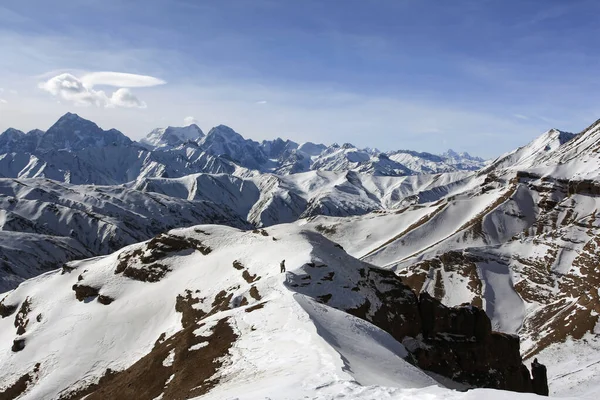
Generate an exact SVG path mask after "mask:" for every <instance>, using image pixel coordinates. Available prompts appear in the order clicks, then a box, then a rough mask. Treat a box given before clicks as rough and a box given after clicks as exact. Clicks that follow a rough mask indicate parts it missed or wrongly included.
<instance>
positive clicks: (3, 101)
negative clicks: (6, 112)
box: [0, 99, 8, 104]
mask: <svg viewBox="0 0 600 400" xmlns="http://www.w3.org/2000/svg"><path fill="white" fill-rule="evenodd" d="M0 103H2V104H6V103H8V101H6V100H4V99H0Z"/></svg>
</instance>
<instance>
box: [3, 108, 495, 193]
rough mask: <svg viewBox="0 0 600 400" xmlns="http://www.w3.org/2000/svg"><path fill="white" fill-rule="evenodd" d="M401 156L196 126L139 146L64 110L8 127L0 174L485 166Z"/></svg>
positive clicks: (78, 177)
mask: <svg viewBox="0 0 600 400" xmlns="http://www.w3.org/2000/svg"><path fill="white" fill-rule="evenodd" d="M396 153H397V152H391V153H382V152H379V151H377V150H370V149H357V148H355V147H354V146H352V145H349V144H346V145H344V146H341V147H340V146H338V145H337V144H334V145H331V146H328V147H327V146H324V145H320V144H314V143H304V144H301V145H298V144H297V143H295V142H292V141H290V140H285V141H284V140H282V139H275V140H272V141H263V142H262V143H258V142H255V141H253V140H249V139H245V138H244V137H242V136H241V135H240V134H239V133H237V132H235V131H234V130H233V129H231V128H229V127H227V126H224V125H219V126H217V127H214V128H212V129H211V130H210V131H209V132H208V134H206V135H204V133H203V132H202V130H201V129H200V128H199V127H198V126H196V125H189V126H187V127H167V128H157V129H155V130H153V131H152V132H150V133H149V134H148V135H147V136H146V137H145V138H144V139H142V140H141V141H140V143H137V142H134V141H131V140H130V139H129V138H127V137H126V136H125V135H124V134H122V133H121V132H119V131H117V130H115V129H110V130H108V131H104V130H102V129H101V128H99V127H98V126H97V125H96V124H94V123H93V122H91V121H88V120H85V119H83V118H81V117H79V116H78V115H76V114H71V113H67V114H65V115H64V116H63V117H61V118H60V119H59V120H58V121H57V122H56V123H55V124H54V125H53V126H52V127H50V128H49V129H48V130H47V131H45V132H43V131H39V130H35V131H31V132H29V133H27V134H25V133H23V132H21V131H18V130H16V129H12V128H11V129H8V130H7V131H5V132H4V133H2V134H0V177H7V178H49V179H54V180H58V181H62V182H67V183H74V184H97V185H114V184H122V183H126V182H130V181H133V180H136V179H143V178H152V177H169V178H177V177H182V176H185V175H189V174H194V173H200V172H202V173H229V174H233V173H235V174H236V175H252V174H256V173H265V172H272V173H277V174H279V175H289V174H294V173H299V172H307V171H310V170H322V171H354V172H362V173H369V174H372V175H382V176H404V175H415V174H421V173H438V172H455V171H461V170H472V169H476V168H477V167H482V166H483V165H484V162H483V160H481V159H475V158H471V157H470V156H464V157H463V156H458V155H454V156H452V157H449V156H448V157H446V156H432V155H430V154H427V153H416V152H412V153H411V155H410V157H409V159H406V160H399V159H398V157H397V156H394V155H395V154H396ZM406 154H408V153H406ZM393 157H396V159H394V158H393ZM457 157H458V158H457ZM461 160H463V161H461ZM403 162H406V163H407V164H410V166H407V165H404V164H403Z"/></svg>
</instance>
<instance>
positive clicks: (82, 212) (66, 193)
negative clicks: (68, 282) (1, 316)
mask: <svg viewBox="0 0 600 400" xmlns="http://www.w3.org/2000/svg"><path fill="white" fill-rule="evenodd" d="M198 223H219V224H227V225H231V226H237V227H240V228H244V227H245V228H249V227H251V225H250V224H249V223H247V222H246V221H245V219H244V218H241V217H239V216H238V214H237V213H236V212H235V211H234V210H231V209H230V208H228V207H227V205H224V204H219V203H214V202H211V201H210V200H203V199H189V200H187V199H181V198H177V197H169V196H165V195H162V194H159V193H155V192H142V191H139V190H132V189H128V188H125V187H121V186H77V185H69V184H66V183H60V182H56V181H51V180H46V179H0V238H1V245H0V292H4V291H6V290H9V289H12V288H14V287H15V286H16V285H18V284H19V283H20V282H22V281H23V280H24V279H27V278H31V277H33V276H36V275H39V274H41V273H43V272H46V271H48V270H50V269H54V268H58V267H60V266H61V265H62V264H64V263H65V262H67V261H70V260H73V259H81V258H87V257H92V256H96V255H100V254H107V253H110V252H113V251H116V250H118V249H120V248H122V247H124V246H126V245H129V244H132V243H136V242H139V241H141V240H145V239H148V238H150V237H152V236H154V235H157V234H159V233H161V232H164V231H166V230H168V229H171V228H174V227H180V226H191V225H196V224H198Z"/></svg>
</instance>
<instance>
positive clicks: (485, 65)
mask: <svg viewBox="0 0 600 400" xmlns="http://www.w3.org/2000/svg"><path fill="white" fill-rule="evenodd" d="M599 12H600V3H598V2H596V1H578V0H572V1H550V0H546V1H539V0H519V1H512V0H502V1H501V0H456V1H428V0H406V1H405V0H389V1H384V0H372V1H369V0H361V1H359V0H344V1H342V0H322V1H313V0H303V1H286V0H278V1H275V0H220V1H192V0H170V1H167V0H160V1H159V0H145V1H137V0H128V1H122V0H103V1H100V0H77V1H75V0H72V1H66V0H54V1H52V2H48V1H40V0H19V1H13V0H4V1H3V2H2V3H1V5H0V54H2V57H1V59H0V88H2V90H0V129H2V130H3V129H5V128H7V127H8V126H14V127H17V128H20V129H23V130H27V129H32V128H34V127H38V128H42V129H45V128H47V127H48V126H49V125H50V124H51V123H52V122H53V121H54V120H56V119H57V118H58V116H60V115H61V114H62V113H64V112H66V111H74V112H77V113H79V114H80V115H82V116H84V117H87V118H90V119H93V120H94V121H96V122H97V123H98V124H99V125H101V126H102V127H105V128H109V127H116V128H117V129H120V130H122V131H123V132H124V133H126V134H128V135H129V136H131V137H133V138H140V137H141V136H143V135H144V134H145V133H147V132H148V131H149V130H151V129H152V128H154V127H157V126H163V125H182V124H183V121H184V118H186V117H193V118H194V119H195V120H197V121H198V124H199V125H200V126H201V128H203V129H204V130H208V129H209V128H210V127H211V126H214V125H216V124H219V123H224V124H227V125H230V126H232V127H233V128H234V129H236V130H237V131H239V132H240V133H242V134H243V135H245V136H246V137H250V138H253V139H256V140H260V139H266V138H274V137H277V136H281V137H287V138H291V139H293V140H296V141H299V142H301V141H305V140H311V141H319V142H326V143H331V142H351V143H353V144H355V145H358V146H371V147H378V148H380V149H382V150H390V149H395V148H408V149H413V150H420V151H430V152H442V151H444V150H446V149H447V148H453V149H455V150H459V151H469V152H471V153H473V154H477V155H482V156H484V157H493V156H496V155H499V154H500V153H502V152H505V151H509V150H511V149H513V148H515V147H517V146H520V145H523V144H525V143H527V142H528V141H529V140H531V139H533V138H534V137H536V136H537V135H539V134H540V133H542V132H543V131H545V130H547V129H549V128H553V127H555V128H559V129H563V130H569V131H580V130H581V129H583V128H584V127H585V126H587V125H589V124H591V123H592V122H593V121H594V120H595V119H597V118H600V100H599V99H598V96H597V95H596V94H597V93H599V89H600V78H599V74H598V71H599V67H600V52H599V51H598V50H600V49H599V45H598V39H597V38H599V37H600V25H598V24H597V22H596V21H597V15H599ZM102 71H111V72H119V73H128V74H140V75H143V76H144V77H142V78H140V79H137V78H135V77H134V76H133V75H129V76H119V79H118V82H117V81H115V79H116V78H114V77H113V78H110V77H108V76H107V75H102V77H103V78H102V79H100V78H98V76H99V75H90V74H92V73H96V72H102ZM64 74H68V76H69V79H65V75H64ZM57 76H60V77H62V78H61V79H58V80H57V79H55V80H52V79H53V78H56V77H57ZM91 76H94V79H92V78H91ZM109 78H110V79H109ZM130 78H131V79H133V80H130ZM74 82H75V83H74ZM90 82H91V83H90ZM159 83H160V84H159ZM73 84H77V85H79V84H80V85H79V86H80V87H79V89H77V90H81V91H80V92H77V93H76V95H73V93H72V92H71V91H70V90H71V86H68V87H67V86H65V85H73ZM65 88H68V90H69V91H68V92H65ZM117 91H118V93H117V94H116V95H113V94H114V93H115V92H117ZM188 120H189V118H188Z"/></svg>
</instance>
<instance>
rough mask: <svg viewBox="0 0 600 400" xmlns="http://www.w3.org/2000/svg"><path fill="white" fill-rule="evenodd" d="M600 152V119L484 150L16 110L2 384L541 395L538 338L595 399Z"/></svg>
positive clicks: (4, 252)
mask: <svg viewBox="0 0 600 400" xmlns="http://www.w3.org/2000/svg"><path fill="white" fill-rule="evenodd" d="M48 134H50V136H48V138H52V140H50V139H48V138H47V139H43V137H44V136H46V135H48ZM92 139H93V140H92ZM599 150H600V121H597V122H595V123H594V124H592V125H591V126H589V127H588V128H586V129H585V130H583V131H582V132H580V133H578V134H572V133H567V132H563V131H560V130H556V129H551V130H549V131H547V132H545V133H544V134H542V135H541V136H539V137H538V138H536V139H535V140H533V141H532V142H531V143H529V144H526V145H524V146H523V147H520V148H518V149H516V150H514V151H511V152H509V153H507V154H504V155H501V156H500V157H498V158H496V159H495V160H491V161H488V162H485V161H483V160H481V159H477V158H474V157H471V156H468V155H465V154H462V155H460V154H456V153H454V152H448V153H446V154H445V155H440V156H435V155H431V154H426V153H416V152H410V151H398V152H387V153H381V152H379V151H376V150H369V149H357V148H355V147H354V146H352V145H348V144H345V145H342V146H339V145H331V146H324V145H319V144H314V143H304V144H296V143H294V142H291V141H284V140H281V139H277V140H274V141H264V142H262V143H258V142H255V141H251V140H247V139H244V138H243V137H242V136H240V135H239V134H237V133H236V132H234V131H233V130H231V129H230V128H228V127H225V126H218V127H215V128H213V129H211V130H210V131H209V132H208V133H207V134H206V135H205V134H204V133H203V132H202V131H201V130H200V128H198V127H197V126H194V125H191V126H189V127H185V128H166V129H157V130H154V131H153V132H151V133H150V134H149V135H148V136H147V137H146V138H145V139H144V140H142V141H140V142H139V143H138V142H134V141H131V140H129V139H128V138H127V137H125V136H124V135H122V134H120V133H119V132H118V131H103V130H101V129H100V128H98V127H97V126H96V125H95V124H93V123H91V122H89V121H85V120H82V119H81V118H79V117H77V116H76V115H74V114H67V115H65V116H64V117H62V118H61V119H60V120H59V122H57V124H55V125H54V126H53V127H51V128H50V129H49V130H48V131H46V132H45V133H44V132H41V131H32V132H29V133H22V132H19V131H15V130H8V131H6V132H5V133H3V134H2V135H1V136H0V151H1V152H4V154H3V155H0V171H2V172H1V173H2V174H4V176H5V177H6V178H1V179H0V204H1V206H0V236H1V237H2V245H1V246H0V252H1V253H0V279H1V280H0V282H1V285H2V286H1V287H0V292H2V291H7V292H6V294H4V295H0V316H2V319H0V326H1V328H0V360H1V361H0V362H1V363H2V364H1V365H4V366H7V368H3V370H2V372H0V382H6V384H5V385H2V384H0V393H2V394H6V393H9V394H10V393H13V394H14V396H13V397H7V398H23V399H36V398H61V399H75V398H83V397H85V396H89V397H86V399H91V398H131V396H134V395H135V396H137V398H143V399H146V398H147V399H149V400H153V399H157V398H164V399H179V398H199V397H201V396H204V397H202V398H213V399H230V398H244V399H246V398H248V399H253V398H256V399H258V398H261V399H262V398H265V397H271V398H278V397H277V396H278V395H279V394H281V393H286V395H287V396H288V398H293V399H296V398H297V399H300V398H307V397H308V398H323V399H328V398H333V397H334V396H338V398H358V399H363V398H364V399H374V398H405V397H411V398H417V399H419V398H424V399H425V398H428V399H438V398H456V399H463V398H465V399H467V398H479V397H485V398H491V399H495V398H506V397H509V396H510V397H516V398H523V399H528V398H534V395H528V394H522V395H519V394H513V393H511V394H508V393H507V392H503V391H502V390H513V391H521V392H535V393H538V394H544V387H543V386H544V385H543V384H542V385H541V386H540V379H541V378H540V375H536V373H538V374H539V370H540V368H541V367H539V363H537V361H536V362H534V360H535V359H537V360H539V362H541V363H544V364H546V367H547V378H548V379H547V382H548V385H549V389H550V394H551V395H557V396H562V397H564V396H577V397H579V398H589V399H591V398H595V397H597V395H599V394H600V385H599V384H598V382H597V376H598V375H599V374H600V319H599V316H600V292H599V289H598V288H599V287H600V270H599V269H598V265H599V262H600V241H599V240H598V238H599V237H600V236H599V235H600V225H599V222H598V221H600V219H599V218H597V217H598V214H599V211H598V210H599V209H600V202H599V200H598V199H599V197H598V196H599V195H600V181H598V176H599V173H600V156H599V154H600V153H599ZM107 160H111V162H114V164H111V163H110V162H108V161H107ZM24 163H25V165H24V166H23V164H24ZM206 224H210V225H206ZM185 227H187V228H185ZM173 228H182V229H175V230H171V231H169V232H167V231H168V230H169V229H173ZM138 242H141V243H138ZM89 257H94V258H89ZM82 258H89V259H87V260H80V261H71V262H69V260H76V259H82ZM283 259H285V266H286V268H287V271H286V272H285V273H279V271H280V266H279V263H280V262H281V260H283ZM47 271H48V272H47ZM17 286H18V287H17ZM478 310H483V311H484V312H481V313H480V312H479V311H478ZM517 335H518V336H517ZM74 360H76V362H74ZM531 363H533V364H534V365H533V366H531V368H530V369H531V371H532V372H533V375H531V374H530V372H529V371H528V370H527V366H529V365H530V364H531ZM146 375H147V376H146ZM542 383H544V382H542ZM481 387H485V388H492V389H495V390H483V389H476V390H469V391H468V392H466V393H463V392H460V391H454V390H449V389H458V390H466V389H469V388H481ZM498 389H500V390H498ZM19 396H20V397H19Z"/></svg>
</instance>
